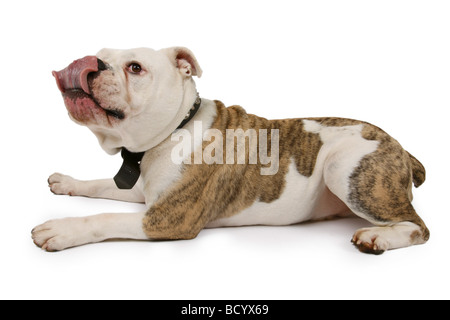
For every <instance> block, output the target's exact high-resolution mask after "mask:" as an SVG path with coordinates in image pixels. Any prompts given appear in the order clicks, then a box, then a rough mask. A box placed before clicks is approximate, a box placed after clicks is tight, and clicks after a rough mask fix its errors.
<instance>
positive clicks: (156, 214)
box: [32, 47, 430, 254]
mask: <svg viewBox="0 0 450 320" xmlns="http://www.w3.org/2000/svg"><path fill="white" fill-rule="evenodd" d="M53 75H54V77H55V78H56V83H57V86H58V88H59V90H60V91H61V93H62V97H63V99H64V103H65V106H66V108H67V110H68V113H69V116H70V118H71V119H72V120H73V121H75V122H76V123H78V124H80V125H84V126H87V127H88V128H89V129H90V130H91V131H92V132H93V133H94V135H95V136H96V137H97V138H98V141H99V143H100V145H101V147H102V148H103V149H104V150H105V151H106V152H107V153H108V154H111V155H113V154H116V153H118V152H121V154H122V157H123V165H122V168H121V169H120V170H119V172H118V173H117V175H116V176H115V177H114V179H105V180H93V181H80V180H77V179H74V178H71V177H70V176H67V175H63V174H59V173H55V174H52V175H51V176H50V177H49V179H48V182H49V186H50V189H51V191H52V192H53V193H55V194H63V195H72V196H86V197H94V198H107V199H116V200H122V201H130V202H139V203H145V204H146V209H145V210H144V211H142V212H137V213H123V214H118V213H103V214H99V215H94V216H88V217H81V218H80V217H77V218H64V219H56V220H51V221H47V222H45V223H44V224H42V225H39V226H37V227H35V228H34V229H33V230H32V239H33V241H34V243H35V244H36V245H37V246H39V247H41V248H43V249H45V250H47V251H57V250H63V249H66V248H69V247H75V246H80V245H84V244H87V243H95V242H99V241H103V240H106V239H111V238H122V239H139V240H143V239H149V240H164V239H171V240H173V239H193V238H195V237H196V236H197V235H198V234H199V232H200V231H201V230H202V229H204V228H216V227H225V226H246V225H291V224H297V223H301V222H304V221H311V220H323V219H328V218H331V217H337V216H339V217H340V216H348V215H357V216H359V217H361V218H363V219H366V220H368V221H369V222H371V223H372V224H373V225H374V226H373V227H370V228H363V229H360V230H357V231H356V232H355V234H354V235H353V238H352V240H351V241H352V242H353V244H354V245H355V246H356V247H357V248H358V249H359V250H360V251H361V252H365V253H372V254H381V253H383V252H384V251H386V250H389V249H396V248H402V247H407V246H411V245H415V244H423V243H425V242H426V241H427V240H428V238H429V236H430V233H429V231H428V229H427V227H426V226H425V223H424V222H423V221H422V219H421V218H420V217H419V216H418V214H417V213H416V211H415V210H414V208H413V206H412V204H411V201H412V186H413V184H414V186H415V187H418V186H420V185H421V184H422V183H423V182H424V180H425V169H424V167H423V165H422V164H421V163H420V162H419V161H418V160H417V159H416V158H415V157H413V156H412V155H411V154H409V153H408V152H407V151H406V150H404V149H403V148H402V146H401V145H400V144H399V143H398V142H397V141H396V140H395V139H393V138H392V137H391V136H389V135H388V134H387V133H386V132H384V131H383V130H381V129H380V128H378V127H376V126H374V125H371V124H369V123H367V122H363V121H357V120H351V119H342V118H307V119H304V118H303V119H302V118H299V119H285V120H267V119H265V118H262V117H258V116H256V115H253V114H248V113H246V112H245V110H244V109H243V108H241V107H240V106H231V107H226V106H224V104H223V103H221V102H220V101H217V100H208V99H205V98H200V96H199V95H198V93H197V90H196V85H195V82H194V79H193V77H195V76H196V77H200V76H201V75H202V69H201V68H200V65H199V63H198V61H197V59H196V58H195V56H194V54H193V53H192V52H191V51H190V50H189V49H187V48H184V47H173V48H167V49H162V50H159V51H155V50H152V49H147V48H139V49H132V50H113V49H103V50H101V51H100V52H99V53H98V54H97V55H96V56H87V57H84V58H82V59H79V60H76V61H74V62H73V63H72V64H70V65H69V66H68V67H67V68H65V69H63V70H61V71H59V72H53Z"/></svg>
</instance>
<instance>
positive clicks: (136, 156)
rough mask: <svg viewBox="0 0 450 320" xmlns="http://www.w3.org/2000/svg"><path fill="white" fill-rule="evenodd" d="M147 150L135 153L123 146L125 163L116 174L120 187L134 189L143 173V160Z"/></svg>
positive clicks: (116, 180) (115, 179)
mask: <svg viewBox="0 0 450 320" xmlns="http://www.w3.org/2000/svg"><path fill="white" fill-rule="evenodd" d="M144 153H145V152H138V153H133V152H130V151H128V150H127V149H125V148H122V152H121V154H122V158H123V163H122V167H120V170H119V172H117V174H116V175H115V176H114V182H115V183H116V186H117V188H119V189H126V190H129V189H132V188H133V187H134V185H135V184H136V182H137V181H138V179H139V176H140V174H141V168H140V165H141V160H142V157H143V156H144Z"/></svg>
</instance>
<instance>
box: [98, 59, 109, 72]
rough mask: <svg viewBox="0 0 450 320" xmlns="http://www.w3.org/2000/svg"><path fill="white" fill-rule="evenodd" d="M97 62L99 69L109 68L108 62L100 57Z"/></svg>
mask: <svg viewBox="0 0 450 320" xmlns="http://www.w3.org/2000/svg"><path fill="white" fill-rule="evenodd" d="M97 63H98V71H104V70H106V69H108V67H107V66H106V64H105V63H104V62H103V61H102V60H100V59H99V58H97Z"/></svg>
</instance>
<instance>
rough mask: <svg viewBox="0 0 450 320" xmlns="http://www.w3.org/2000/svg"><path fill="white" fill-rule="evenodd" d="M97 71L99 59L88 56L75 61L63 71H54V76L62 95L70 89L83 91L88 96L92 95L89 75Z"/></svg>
mask: <svg viewBox="0 0 450 320" xmlns="http://www.w3.org/2000/svg"><path fill="white" fill-rule="evenodd" d="M97 71H98V62H97V57H96V56H87V57H84V58H82V59H79V60H75V61H74V62H73V63H72V64H70V65H69V66H68V67H67V68H65V69H63V70H61V71H58V72H56V71H53V72H52V74H53V76H54V77H55V78H56V84H57V85H58V88H59V90H60V91H61V92H62V93H64V92H66V90H68V89H82V90H83V91H84V92H86V93H87V94H90V90H89V85H88V81H87V76H88V74H89V73H91V72H97Z"/></svg>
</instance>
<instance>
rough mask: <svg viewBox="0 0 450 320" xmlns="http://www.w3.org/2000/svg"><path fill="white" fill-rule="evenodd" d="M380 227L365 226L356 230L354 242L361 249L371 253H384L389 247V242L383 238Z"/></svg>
mask: <svg viewBox="0 0 450 320" xmlns="http://www.w3.org/2000/svg"><path fill="white" fill-rule="evenodd" d="M379 229H380V228H363V229H359V230H358V231H356V232H355V234H354V236H353V238H352V243H353V244H354V245H355V246H356V247H357V248H358V249H359V251H361V252H364V253H371V254H376V255H379V254H382V253H384V252H385V251H386V250H388V249H389V242H388V241H386V239H384V238H383V236H382V232H377V231H378V230H379Z"/></svg>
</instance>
